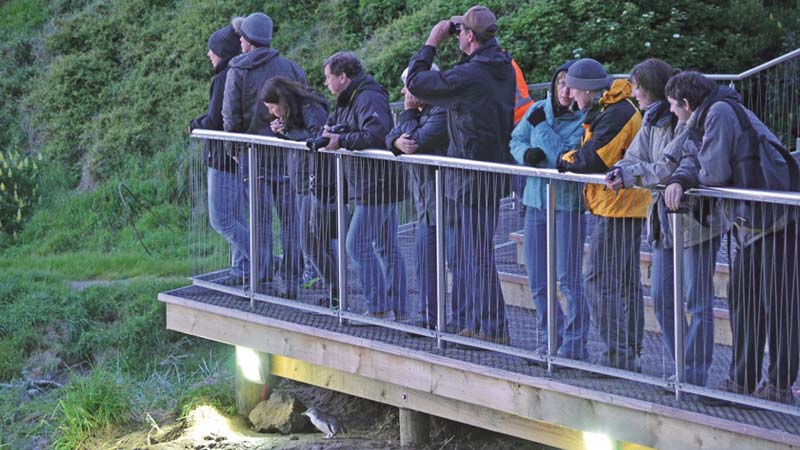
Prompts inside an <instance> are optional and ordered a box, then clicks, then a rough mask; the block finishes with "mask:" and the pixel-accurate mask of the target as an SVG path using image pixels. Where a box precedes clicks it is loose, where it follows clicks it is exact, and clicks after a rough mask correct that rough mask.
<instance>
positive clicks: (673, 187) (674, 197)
mask: <svg viewBox="0 0 800 450" xmlns="http://www.w3.org/2000/svg"><path fill="white" fill-rule="evenodd" d="M682 197H683V186H681V185H680V183H672V184H670V185H669V186H667V188H666V189H665V190H664V203H665V204H666V205H667V208H669V209H671V210H673V211H677V210H679V209H680V207H681V198H682Z"/></svg>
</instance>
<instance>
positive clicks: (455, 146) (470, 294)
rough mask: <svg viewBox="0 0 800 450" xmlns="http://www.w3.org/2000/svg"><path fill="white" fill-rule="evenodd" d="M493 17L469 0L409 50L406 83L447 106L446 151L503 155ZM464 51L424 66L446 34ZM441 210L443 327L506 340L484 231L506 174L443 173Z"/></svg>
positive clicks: (500, 66) (505, 119) (509, 84)
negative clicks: (448, 263) (448, 278)
mask: <svg viewBox="0 0 800 450" xmlns="http://www.w3.org/2000/svg"><path fill="white" fill-rule="evenodd" d="M497 30H498V26H497V19H496V17H495V15H494V13H492V11H490V10H489V9H488V8H486V7H484V6H473V7H472V8H470V9H469V10H467V12H466V13H465V14H464V15H463V16H453V17H451V18H450V19H449V20H442V21H440V22H439V23H437V24H436V25H435V26H434V27H433V29H431V32H430V36H429V37H428V40H427V41H426V42H425V45H424V46H423V47H422V48H421V49H420V50H419V51H418V52H417V53H416V54H415V55H414V56H413V57H412V58H411V61H410V62H409V66H408V69H409V73H408V78H407V84H406V85H407V88H408V90H409V91H411V93H412V94H414V95H415V96H416V97H417V98H419V99H420V100H421V101H423V102H425V103H427V104H429V105H438V106H443V107H445V108H447V111H448V112H447V123H448V132H449V134H450V145H449V147H448V149H447V156H450V157H456V158H464V159H471V160H475V161H489V162H503V163H510V162H511V158H510V153H509V142H510V141H511V130H512V128H513V126H514V102H515V86H516V81H515V74H514V69H513V67H512V65H511V57H510V56H509V55H508V53H506V52H505V51H503V50H502V49H500V47H499V45H498V43H497V39H495V37H494V36H495V34H496V33H497ZM451 35H453V36H455V37H456V38H457V39H458V48H459V49H460V50H461V51H462V52H463V53H464V55H463V57H462V58H461V60H460V61H459V62H458V64H456V65H455V66H454V67H453V68H451V69H450V70H447V71H445V72H436V71H433V70H431V66H432V64H433V58H434V57H435V56H436V48H437V46H438V45H439V44H441V43H442V42H444V41H445V40H446V39H447V38H448V37H449V36H451ZM445 177H446V178H445V195H446V197H447V200H448V205H447V211H446V212H447V213H448V214H449V215H450V220H451V221H452V222H453V224H454V232H453V233H452V234H453V236H448V239H453V240H454V241H455V245H456V249H455V255H454V259H455V264H454V267H453V293H452V297H453V319H452V322H451V323H450V324H449V325H448V329H447V331H449V332H453V333H458V334H459V335H461V336H465V337H476V338H478V339H484V340H487V341H491V342H495V343H498V344H507V343H508V342H509V340H508V325H507V323H506V319H505V300H504V298H503V292H502V291H501V290H500V281H499V279H498V275H497V266H496V264H495V258H494V245H493V243H492V238H493V236H494V229H495V225H496V222H497V208H498V204H499V200H500V198H501V197H502V196H503V195H504V194H505V193H507V192H508V189H509V180H508V178H507V177H506V176H502V175H500V176H498V175H492V174H489V173H485V172H477V171H459V172H458V173H455V172H453V171H450V173H446V175H445Z"/></svg>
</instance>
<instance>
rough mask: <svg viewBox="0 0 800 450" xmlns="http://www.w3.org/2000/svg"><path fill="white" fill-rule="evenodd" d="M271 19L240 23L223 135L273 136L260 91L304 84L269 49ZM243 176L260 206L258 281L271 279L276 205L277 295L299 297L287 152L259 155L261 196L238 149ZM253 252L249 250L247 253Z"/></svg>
mask: <svg viewBox="0 0 800 450" xmlns="http://www.w3.org/2000/svg"><path fill="white" fill-rule="evenodd" d="M272 25H273V24H272V19H271V18H269V16H267V15H266V14H264V13H253V14H250V15H249V16H247V17H246V18H245V19H244V20H242V21H241V25H240V27H239V33H240V34H241V39H240V44H241V47H242V55H239V56H237V57H236V58H234V59H233V60H231V62H230V64H229V66H230V69H229V72H228V78H227V80H226V81H225V98H224V100H223V102H222V118H223V124H224V127H225V131H229V132H234V133H248V134H258V135H263V136H273V135H274V133H273V132H272V130H271V129H270V127H269V117H270V116H269V111H267V107H266V106H264V103H263V102H262V101H261V100H260V99H259V97H258V93H259V90H260V89H261V86H263V84H264V82H265V81H266V80H268V79H270V78H272V77H277V76H283V77H287V78H290V79H292V80H295V81H298V82H301V83H304V84H305V83H306V75H305V72H304V71H303V69H302V68H300V66H298V65H297V64H296V63H295V62H293V61H291V60H289V59H286V58H284V57H283V56H281V55H280V54H279V53H278V51H277V50H275V49H273V48H270V44H271V43H272ZM236 153H238V155H237V157H239V173H240V178H241V179H242V181H243V182H244V185H245V192H246V195H247V198H246V200H247V201H248V202H249V201H254V202H255V203H256V205H257V207H258V212H257V219H256V221H257V223H258V229H259V233H258V236H257V240H258V242H257V248H258V258H257V260H258V261H260V266H259V273H258V281H259V282H268V281H271V280H272V276H273V270H272V269H273V260H272V202H273V201H274V202H275V206H276V209H277V211H278V216H279V217H280V222H281V229H280V235H281V247H282V249H283V263H282V268H281V272H282V274H283V279H284V286H283V288H282V290H281V291H280V292H278V294H279V295H281V296H283V297H287V298H296V297H297V291H298V287H299V286H298V285H299V283H300V277H301V272H302V266H303V258H302V254H301V253H300V245H299V244H298V239H297V232H296V229H297V211H296V204H295V203H296V201H295V195H294V192H293V191H292V189H291V187H290V186H289V184H288V182H287V180H286V161H285V154H284V152H281V151H277V152H275V151H272V152H267V151H264V150H263V149H260V150H258V151H257V153H256V155H255V156H256V158H257V159H256V161H257V164H256V170H255V171H256V175H257V178H256V180H253V181H257V183H258V184H257V186H258V191H257V192H249V189H248V184H247V182H245V180H247V178H248V171H249V167H248V164H247V157H246V155H247V153H246V152H242V151H237V152H236ZM248 254H249V252H248Z"/></svg>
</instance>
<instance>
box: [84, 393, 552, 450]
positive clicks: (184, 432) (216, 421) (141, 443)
mask: <svg viewBox="0 0 800 450" xmlns="http://www.w3.org/2000/svg"><path fill="white" fill-rule="evenodd" d="M278 390H280V391H284V392H289V393H291V394H292V395H293V396H295V398H297V399H299V400H301V401H302V402H303V403H304V404H306V405H308V406H316V407H318V408H324V410H325V411H326V412H329V413H332V414H335V415H336V416H337V417H339V418H341V419H342V420H343V421H344V422H345V424H346V426H347V429H348V430H349V433H347V434H345V435H340V436H336V437H334V438H332V439H325V438H324V436H323V435H322V434H321V433H319V432H316V431H311V429H309V431H308V432H306V433H298V434H293V435H288V436H284V435H279V434H261V433H256V432H254V431H253V430H252V429H251V428H250V424H249V423H248V422H247V420H246V419H243V418H239V417H233V418H231V417H226V416H224V415H222V414H220V413H219V412H217V411H216V410H215V409H213V408H211V407H200V408H197V409H195V410H194V411H192V413H191V414H190V415H189V416H188V417H187V418H186V419H185V420H184V421H181V422H178V423H175V422H173V423H171V424H167V425H159V429H155V428H153V429H151V430H150V431H137V432H134V433H131V434H128V435H126V436H123V437H121V438H116V439H109V438H108V437H106V438H97V439H95V440H93V442H91V443H89V447H87V448H97V449H104V450H112V449H113V450H144V449H148V450H351V449H352V450H399V449H400V448H401V447H400V437H399V430H398V413H397V408H393V407H390V406H386V405H383V404H380V403H375V402H372V401H369V400H364V399H360V398H357V397H352V396H349V395H345V394H340V393H337V392H333V391H329V390H325V389H321V388H316V387H313V386H308V385H304V384H300V383H296V382H291V381H284V382H283V383H282V384H281V385H280V386H279V387H278ZM431 436H432V441H431V443H430V444H429V445H427V446H424V447H419V448H418V450H544V449H549V448H550V447H546V446H543V445H538V444H535V443H531V442H528V441H523V440H520V439H516V438H512V437H508V436H504V435H500V434H497V433H492V432H489V431H485V430H481V429H478V428H474V427H470V426H466V425H462V424H458V423H455V422H451V421H449V420H445V419H440V418H434V419H433V420H432V424H431ZM148 439H149V440H148Z"/></svg>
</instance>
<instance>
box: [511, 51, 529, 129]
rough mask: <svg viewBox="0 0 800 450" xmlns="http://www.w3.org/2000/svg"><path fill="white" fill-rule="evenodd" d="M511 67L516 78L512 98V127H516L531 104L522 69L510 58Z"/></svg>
mask: <svg viewBox="0 0 800 450" xmlns="http://www.w3.org/2000/svg"><path fill="white" fill-rule="evenodd" d="M511 66H512V67H513V68H514V76H515V77H516V83H517V90H516V95H515V97H514V125H516V124H517V123H518V122H519V121H520V120H522V118H523V117H525V113H526V112H528V108H530V106H531V103H532V102H533V100H531V95H530V93H529V92H528V83H527V82H525V76H524V75H523V74H522V69H520V68H519V64H517V61H516V60H514V58H511Z"/></svg>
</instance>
